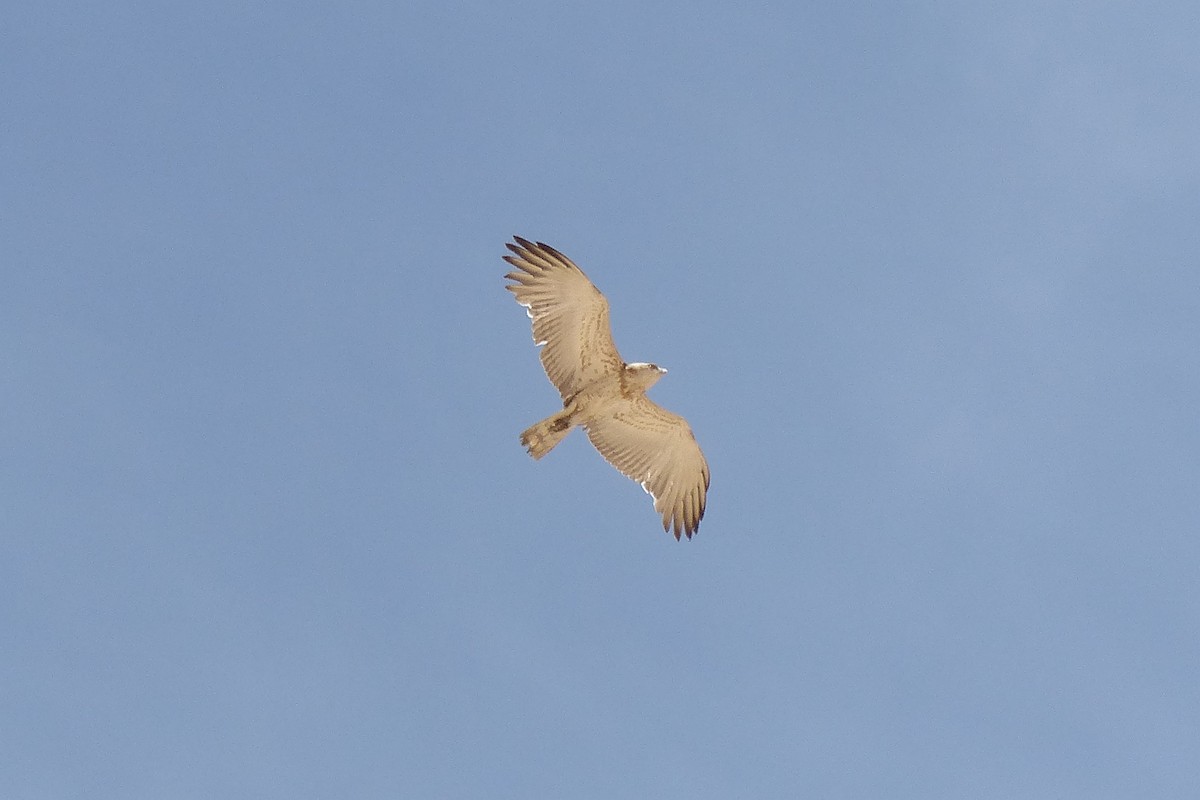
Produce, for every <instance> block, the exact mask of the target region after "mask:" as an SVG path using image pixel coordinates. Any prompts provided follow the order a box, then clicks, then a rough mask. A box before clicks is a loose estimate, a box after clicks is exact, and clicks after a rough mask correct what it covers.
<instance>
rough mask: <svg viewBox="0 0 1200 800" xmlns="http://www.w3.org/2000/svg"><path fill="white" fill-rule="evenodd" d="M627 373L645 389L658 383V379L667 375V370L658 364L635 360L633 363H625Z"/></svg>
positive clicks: (635, 382)
mask: <svg viewBox="0 0 1200 800" xmlns="http://www.w3.org/2000/svg"><path fill="white" fill-rule="evenodd" d="M625 374H626V375H628V376H629V378H630V379H631V380H632V382H633V383H634V384H635V385H637V386H640V387H641V388H642V390H643V391H645V390H646V389H649V388H650V387H651V386H653V385H654V384H656V383H658V379H659V378H661V377H662V376H663V375H666V374H667V371H666V369H664V368H663V367H660V366H658V365H657V364H647V363H645V362H642V361H635V362H634V363H632V364H626V365H625Z"/></svg>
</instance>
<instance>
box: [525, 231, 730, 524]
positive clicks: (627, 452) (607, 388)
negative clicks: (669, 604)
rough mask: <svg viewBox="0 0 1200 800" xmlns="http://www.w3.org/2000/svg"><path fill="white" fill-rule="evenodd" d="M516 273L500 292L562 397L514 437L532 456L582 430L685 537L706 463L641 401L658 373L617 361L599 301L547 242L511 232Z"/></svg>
mask: <svg viewBox="0 0 1200 800" xmlns="http://www.w3.org/2000/svg"><path fill="white" fill-rule="evenodd" d="M513 240H514V241H515V242H516V244H512V243H506V244H505V246H506V247H507V248H508V249H509V250H510V251H511V252H512V255H506V256H504V260H505V261H507V262H508V263H509V264H511V265H512V266H514V267H516V269H515V270H514V271H513V272H510V273H508V275H506V276H505V277H506V278H507V279H508V280H510V281H513V283H510V284H505V288H506V289H508V290H509V291H510V292H512V293H513V294H514V295H516V298H517V302H518V303H520V304H521V305H522V306H524V307H525V310H526V312H527V313H528V314H529V318H530V319H532V320H533V341H534V342H535V343H536V344H537V345H538V346H539V347H541V348H542V351H541V359H542V366H543V367H545V369H546V375H547V376H548V377H549V378H550V382H551V383H553V384H554V386H555V388H557V389H558V392H559V394H561V395H562V400H563V410H562V411H559V412H558V413H557V414H554V415H553V416H550V417H548V418H546V419H544V420H542V421H541V422H539V423H538V424H536V425H534V426H532V427H531V428H529V429H528V430H526V431H525V432H524V433H522V434H521V444H523V445H524V446H525V447H526V449H528V450H529V455H531V456H533V457H534V458H535V459H539V458H541V457H542V456H544V455H546V453H548V452H550V450H552V449H553V448H554V446H555V445H557V444H558V443H559V442H561V441H562V440H563V437H565V436H566V435H567V434H568V433H569V432H570V431H571V429H572V428H574V427H575V426H576V425H579V426H581V427H582V428H583V429H584V431H586V432H587V437H588V439H590V440H591V442H592V445H594V446H595V448H596V449H597V450H599V451H600V455H602V456H604V458H605V460H607V461H608V463H610V464H612V465H613V466H614V467H616V468H617V470H618V471H619V472H621V473H622V474H623V475H625V476H626V477H628V478H632V479H633V480H635V481H637V482H638V483H640V484H641V486H642V488H643V489H644V490H645V491H646V492H647V493H648V494H649V495H650V496H651V497H652V498H654V510H655V511H657V512H658V513H659V514H661V515H662V523H663V530H664V531H668V532H671V531H673V532H674V534H675V538H676V539H677V540H678V539H679V535H680V533H682V534H684V535H686V536H687V537H688V538H689V539H690V538H692V534H693V533H695V532H696V528H697V527H699V525H700V520H701V519H702V518H703V517H704V504H705V501H706V499H707V496H708V480H709V474H708V463H707V462H706V461H705V460H704V454H703V453H702V452H700V446H699V445H698V444H696V437H695V436H694V435H693V434H692V429H691V427H690V426H689V425H688V423H687V420H685V419H684V418H683V417H681V416H679V415H678V414H672V413H671V412H670V411H667V410H666V409H665V408H662V407H661V406H659V405H658V404H657V403H655V402H654V401H652V400H650V399H649V398H648V397H646V390H647V389H649V388H650V387H651V386H653V385H654V384H655V383H656V382H657V381H658V379H659V378H661V377H662V376H663V375H664V374H666V370H665V369H663V368H661V367H659V366H657V365H655V364H646V363H642V362H634V363H629V364H627V363H625V362H624V361H622V360H621V356H620V354H619V353H618V352H617V346H616V345H615V344H613V338H612V329H611V328H610V327H609V323H608V300H607V299H605V297H604V295H602V294H601V293H600V290H599V289H597V288H596V287H595V286H593V285H592V282H591V281H590V280H588V277H587V276H586V275H584V274H583V270H581V269H580V268H579V267H577V266H575V263H574V262H573V261H571V259H569V258H567V257H566V256H564V255H563V254H562V253H560V252H558V251H557V250H555V249H554V248H553V247H551V246H550V245H547V244H542V243H541V242H538V243H536V244H534V243H532V242H528V241H526V240H525V239H522V238H521V237H520V236H514V237H513Z"/></svg>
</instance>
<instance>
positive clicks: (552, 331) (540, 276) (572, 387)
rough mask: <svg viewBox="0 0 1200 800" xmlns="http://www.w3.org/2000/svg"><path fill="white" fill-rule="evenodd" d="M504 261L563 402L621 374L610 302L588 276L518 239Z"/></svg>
mask: <svg viewBox="0 0 1200 800" xmlns="http://www.w3.org/2000/svg"><path fill="white" fill-rule="evenodd" d="M513 239H515V240H516V242H517V243H516V244H507V245H505V246H506V247H507V248H508V249H509V250H511V251H512V252H513V255H510V256H504V260H505V261H507V262H508V263H509V264H512V265H513V266H514V267H516V268H517V269H516V270H515V271H513V272H510V273H508V274H507V275H505V276H504V277H506V278H508V279H509V280H510V281H514V283H510V284H507V285H506V286H505V288H506V289H508V290H509V291H510V292H512V293H513V294H514V295H516V298H517V302H518V303H520V304H521V305H523V306H525V309H526V311H527V312H528V314H529V318H530V319H532V320H533V340H534V342H536V343H537V344H538V345H540V346H542V354H541V358H542V366H543V367H545V369H546V375H547V377H549V378H550V382H551V383H553V384H554V386H555V387H556V388H557V389H558V391H559V394H561V395H562V397H563V399H564V400H565V399H567V398H568V397H570V396H571V395H573V394H575V393H576V392H578V391H579V390H580V389H582V388H583V387H584V386H587V385H588V384H589V383H591V382H593V381H595V380H596V379H598V378H602V377H605V376H616V375H619V374H620V372H621V365H622V361H621V355H620V354H619V353H618V352H617V346H616V345H615V344H614V343H613V338H612V329H611V328H610V327H609V323H608V300H606V299H605V297H604V295H602V294H601V293H600V290H599V289H597V288H596V287H595V286H594V285H592V282H591V281H590V280H588V277H587V276H586V275H584V274H583V270H581V269H580V268H579V267H577V266H575V263H574V262H572V261H571V259H569V258H567V257H566V256H564V255H563V254H562V253H560V252H558V251H557V250H555V249H554V248H553V247H551V246H549V245H547V244H542V243H541V242H538V243H537V244H534V243H532V242H528V241H526V240H524V239H522V238H521V237H520V236H514V237H513Z"/></svg>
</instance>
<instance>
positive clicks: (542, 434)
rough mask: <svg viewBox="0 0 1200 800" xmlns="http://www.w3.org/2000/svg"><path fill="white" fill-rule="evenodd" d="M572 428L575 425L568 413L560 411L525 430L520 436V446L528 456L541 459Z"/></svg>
mask: <svg viewBox="0 0 1200 800" xmlns="http://www.w3.org/2000/svg"><path fill="white" fill-rule="evenodd" d="M573 427H575V423H573V422H572V421H571V414H570V412H569V411H560V412H558V413H557V414H555V415H554V416H552V417H547V418H546V419H544V420H542V421H541V422H539V423H538V424H537V425H534V426H532V427H530V428H527V429H526V430H525V431H524V432H523V433H522V434H521V444H523V445H525V449H526V450H528V451H529V455H531V456H533V457H534V458H535V459H536V458H541V457H542V456H544V455H546V453H549V452H550V451H551V450H553V449H554V447H555V445H557V444H558V443H559V442H561V441H562V440H563V439H564V438H565V437H566V435H567V434H568V433H570V432H571V428H573Z"/></svg>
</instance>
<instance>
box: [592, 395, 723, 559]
mask: <svg viewBox="0 0 1200 800" xmlns="http://www.w3.org/2000/svg"><path fill="white" fill-rule="evenodd" d="M586 428H587V435H588V438H589V439H591V441H592V444H593V445H595V447H596V449H597V450H599V451H600V455H602V456H604V458H605V459H606V460H607V461H608V463H610V464H612V465H613V466H614V467H616V468H617V469H618V470H619V471H620V472H621V473H622V474H623V475H625V476H626V477H629V478H633V479H634V480H635V481H637V482H638V483H640V484H641V485H642V488H643V489H645V490H646V492H648V493H649V494H650V496H651V497H653V498H654V510H655V511H657V512H658V513H660V514H662V520H663V530H665V531H670V530H672V529H674V533H675V538H676V539H678V538H679V534H680V532H681V531H682V532H683V533H684V534H686V535H687V537H688V538H689V539H690V538H692V534H693V533H695V532H696V528H698V527H700V520H701V519H703V518H704V504H705V501H706V500H707V498H708V479H709V474H708V462H706V461H705V460H704V453H702V452H700V445H698V444H696V437H695V436H693V435H692V429H691V427H690V426H689V425H688V424H687V420H685V419H684V418H683V417H681V416H679V415H678V414H672V413H671V412H670V411H667V410H666V409H665V408H663V407H662V406H660V405H658V404H657V403H655V402H654V401H652V400H650V399H649V398H648V397H646V396H645V395H644V394H637V395H634V396H633V397H630V398H625V397H622V398H621V400H620V401H619V402H618V404H617V405H616V406H615V410H614V412H613V413H612V414H609V415H607V416H605V417H603V418H601V419H595V420H590V421H589V422H588V423H587V424H586Z"/></svg>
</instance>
